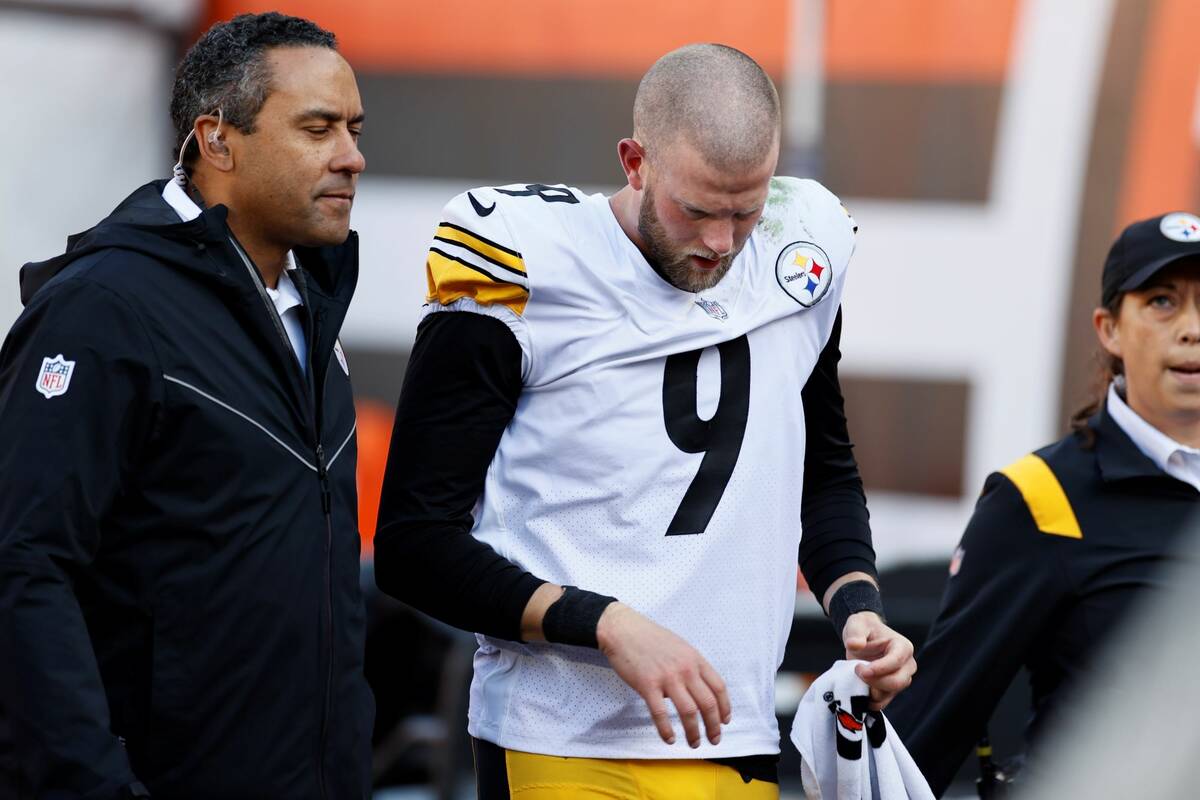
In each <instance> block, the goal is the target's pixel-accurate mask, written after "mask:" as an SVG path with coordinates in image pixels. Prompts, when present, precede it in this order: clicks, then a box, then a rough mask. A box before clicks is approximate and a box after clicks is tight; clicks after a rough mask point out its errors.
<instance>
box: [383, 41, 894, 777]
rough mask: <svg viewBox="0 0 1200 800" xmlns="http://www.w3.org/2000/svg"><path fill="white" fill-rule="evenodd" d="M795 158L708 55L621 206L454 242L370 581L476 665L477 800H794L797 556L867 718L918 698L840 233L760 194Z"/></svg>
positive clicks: (626, 143)
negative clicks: (779, 722)
mask: <svg viewBox="0 0 1200 800" xmlns="http://www.w3.org/2000/svg"><path fill="white" fill-rule="evenodd" d="M779 128H780V110H779V100H778V96H777V94H776V92H775V88H774V86H773V85H772V84H771V81H770V79H769V78H768V77H767V75H766V74H765V73H764V72H763V71H762V69H761V68H760V67H759V66H758V65H757V64H756V63H755V62H754V61H753V60H752V59H750V58H749V57H748V56H746V55H744V54H743V53H740V52H738V51H737V50H734V49H732V48H728V47H724V46H720V45H692V46H689V47H685V48H682V49H680V50H676V51H673V52H672V53H669V54H667V55H666V56H664V57H663V58H662V59H660V60H659V61H658V62H656V63H655V65H654V66H653V67H652V68H651V69H650V71H649V72H648V73H647V74H646V76H645V77H644V78H643V80H642V82H641V84H640V86H639V88H638V93H637V98H636V100H635V104H634V136H633V137H632V138H628V139H623V140H621V142H620V143H619V144H618V154H619V157H620V161H621V165H622V167H623V169H624V171H625V174H626V177H627V180H628V185H627V186H625V187H624V188H623V189H621V190H620V191H619V192H617V193H616V194H615V195H613V196H612V197H605V196H603V195H600V194H596V195H590V196H588V195H585V194H583V193H582V192H580V191H578V190H576V189H572V188H569V187H566V186H546V185H543V184H528V185H514V186H505V187H500V188H481V189H472V190H471V191H469V192H465V193H463V194H462V195H459V196H458V197H456V198H455V199H453V200H451V201H450V203H449V204H448V205H447V206H446V208H445V210H444V212H443V217H442V221H441V223H440V224H439V225H438V228H437V231H436V233H435V235H434V237H433V242H432V245H431V247H430V249H429V255H428V260H427V263H426V271H427V275H428V295H427V297H426V305H425V308H424V316H423V319H422V321H421V324H420V327H419V329H418V334H417V340H416V344H415V345H414V349H413V352H412V356H411V359H410V363H409V367H408V372H407V374H406V376H405V381H404V388H403V391H402V393H401V397H400V401H399V406H398V410H397V417H396V425H395V431H394V434H393V440H392V448H391V458H390V460H389V464H388V469H387V475H386V478H385V482H384V492H383V498H382V503H381V510H380V518H379V526H378V529H377V534H376V538H375V566H376V575H377V580H378V583H379V586H380V588H381V589H383V590H384V591H385V592H387V593H389V594H391V595H394V596H395V597H398V598H400V599H401V600H403V601H404V602H406V603H408V604H410V605H412V606H415V607H417V608H419V609H422V610H424V611H426V612H428V613H430V614H432V615H433V616H435V617H438V618H440V619H442V620H444V621H446V622H448V623H450V624H452V625H456V626H459V627H462V628H465V629H467V630H470V631H474V632H476V633H477V634H478V638H479V650H478V652H477V654H476V656H475V676H474V680H473V683H472V686H471V704H470V714H469V730H470V732H471V734H472V736H474V737H475V748H476V766H477V773H478V778H479V787H480V796H481V797H482V798H491V797H509V796H516V795H517V794H520V796H521V797H527V798H541V797H547V798H549V797H593V796H595V797H606V798H614V797H618V798H624V797H631V798H632V797H688V798H693V797H695V798H699V797H722V798H727V797H748V798H757V797H766V798H771V797H777V796H778V792H779V789H778V777H777V774H776V769H775V763H776V761H777V760H778V755H777V754H778V752H779V733H778V729H777V726H776V721H775V706H774V692H773V689H774V677H775V672H776V669H777V668H778V666H779V664H780V662H781V660H782V657H783V652H784V645H785V642H786V638H787V634H788V632H789V630H790V626H791V621H792V616H793V607H794V603H795V573H796V564H797V553H799V563H800V567H801V569H802V570H803V572H804V575H805V576H806V578H807V580H808V584H809V586H810V587H811V588H812V590H813V592H814V593H815V595H816V596H817V597H818V598H820V599H821V602H822V605H823V607H824V608H825V609H826V611H827V613H829V614H830V616H831V618H832V619H833V620H834V624H835V627H836V630H837V632H838V634H839V635H840V636H841V637H842V639H843V642H844V643H845V646H846V651H847V656H848V657H852V658H861V659H864V660H866V661H867V662H868V663H867V664H866V665H863V666H862V667H860V675H861V676H862V677H863V678H864V679H865V680H866V681H867V683H868V684H869V685H870V686H871V687H872V700H873V702H874V704H875V705H876V706H877V707H879V706H882V705H885V704H886V703H887V701H888V700H889V699H890V698H891V697H892V695H894V694H895V693H896V692H897V691H899V690H901V689H903V688H904V687H905V686H907V685H908V683H909V681H910V680H911V676H912V674H913V672H914V671H915V669H916V665H915V662H914V661H913V658H912V645H911V644H910V643H909V642H908V640H906V639H905V638H904V637H902V636H900V635H899V634H897V633H896V632H894V631H892V630H891V629H890V628H889V627H888V626H887V625H886V624H885V622H884V621H883V618H882V616H881V612H882V605H881V603H880V599H879V591H878V588H877V585H876V578H875V566H874V550H873V549H872V547H871V538H870V529H869V526H868V523H867V510H866V503H865V500H864V498H863V492H862V482H861V479H860V478H859V474H858V469H857V466H856V464H855V461H854V458H853V455H852V453H851V446H850V440H849V437H848V434H847V431H846V421H845V418H844V415H843V412H842V408H843V404H842V397H841V391H840V388H839V384H838V379H837V361H838V358H839V352H838V337H839V331H840V321H841V317H840V311H839V304H840V300H841V294H842V289H843V287H844V285H845V280H846V271H847V266H848V264H849V260H850V255H851V252H852V251H853V249H854V235H855V227H854V223H853V220H852V219H851V218H850V216H849V214H848V213H846V211H845V209H844V208H842V206H841V205H840V204H839V203H838V201H837V199H836V198H835V197H834V196H833V195H832V194H830V193H829V192H828V191H827V190H826V189H825V188H824V187H822V186H821V185H820V184H818V183H816V182H814V181H808V180H797V179H793V178H775V177H773V175H774V171H775V167H776V162H777V160H778V155H779ZM668 700H669V701H670V703H669V704H668V702H667V701H668ZM676 725H678V726H680V727H681V728H682V731H683V733H684V737H685V739H686V741H687V744H688V745H689V747H687V748H682V749H681V745H679V744H676V743H675V742H676V739H675V737H676ZM702 733H703V734H706V736H705V735H702Z"/></svg>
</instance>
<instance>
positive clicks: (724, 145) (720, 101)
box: [633, 44, 780, 171]
mask: <svg viewBox="0 0 1200 800" xmlns="http://www.w3.org/2000/svg"><path fill="white" fill-rule="evenodd" d="M779 119H780V113H779V95H778V94H777V93H776V92H775V85H774V84H773V83H772V82H771V79H770V78H769V77H767V73H765V72H763V69H762V67H760V66H759V65H758V64H757V63H756V62H755V61H754V59H752V58H750V56H748V55H746V54H745V53H743V52H741V51H740V50H735V49H733V48H732V47H726V46H725V45H721V44H692V45H687V46H686V47H681V48H679V49H678V50H672V51H671V52H670V53H667V54H666V55H665V56H663V57H662V58H660V59H659V60H658V61H656V62H654V66H652V67H650V71H649V72H647V73H646V75H645V76H644V77H643V78H642V82H641V84H639V85H638V90H637V97H636V98H635V99H634V102H633V135H634V138H636V139H637V140H638V141H639V142H640V143H641V144H642V146H643V147H645V148H646V154H647V157H648V158H650V159H651V160H652V161H653V160H656V157H657V154H659V153H661V152H663V151H665V150H666V149H668V148H670V147H671V146H672V145H673V144H674V143H675V142H676V141H678V140H679V139H684V140H686V141H687V142H688V143H689V144H691V145H692V146H693V147H695V148H696V150H697V151H698V152H699V153H700V155H701V156H702V157H703V158H704V160H705V161H707V162H708V163H709V164H710V165H712V166H713V167H716V168H717V169H720V170H723V171H724V170H733V171H736V170H740V169H749V168H753V167H756V166H758V165H759V164H761V163H762V162H763V160H764V159H765V158H767V156H768V155H769V154H770V153H771V152H772V149H773V148H774V147H775V145H776V142H777V141H778V138H779Z"/></svg>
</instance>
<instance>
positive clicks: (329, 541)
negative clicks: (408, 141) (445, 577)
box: [229, 234, 333, 798]
mask: <svg viewBox="0 0 1200 800" xmlns="http://www.w3.org/2000/svg"><path fill="white" fill-rule="evenodd" d="M229 241H230V243H231V244H232V245H233V247H234V250H236V251H237V253H238V255H239V256H241V258H242V262H243V263H244V264H245V265H246V269H247V271H248V272H249V273H250V282H251V283H253V284H254V288H255V289H256V290H257V292H258V296H259V298H260V299H261V300H262V302H263V305H264V306H265V307H266V311H267V316H268V317H269V318H270V320H271V322H272V323H273V325H274V327H275V332H276V333H277V334H278V335H279V338H280V339H281V340H282V342H283V346H284V350H285V351H286V352H288V353H294V352H295V351H294V350H293V348H292V340H291V339H290V338H289V337H288V335H287V330H286V329H285V328H284V327H283V320H282V319H281V318H280V316H279V312H278V311H276V310H275V304H274V303H273V302H271V298H270V297H269V296H268V295H267V289H266V286H265V284H264V283H263V281H262V276H261V274H260V273H259V271H258V269H257V268H255V266H254V263H253V262H252V261H251V260H250V256H249V254H247V253H246V251H245V250H244V249H243V248H242V246H241V244H239V243H238V241H237V239H235V238H234V237H233V235H232V234H230V236H229ZM301 280H303V279H302V278H301ZM297 288H300V291H301V294H302V295H303V296H304V300H305V302H304V308H305V310H306V311H307V312H309V313H311V310H312V309H311V306H309V304H308V292H307V291H306V290H305V288H304V287H303V285H301V286H300V287H297ZM309 327H310V330H309V331H308V336H309V341H308V347H307V348H306V349H307V357H308V368H307V369H306V370H303V369H302V370H300V372H301V377H302V378H303V380H304V386H305V390H306V391H305V395H306V397H305V399H306V400H307V401H308V413H309V415H310V416H309V423H310V427H311V432H312V435H313V440H314V441H315V443H316V447H315V450H314V452H315V454H316V457H317V478H318V479H319V480H320V482H321V511H322V513H323V514H324V515H325V630H326V631H327V635H328V638H329V640H328V642H327V643H326V649H325V651H326V664H325V698H324V703H323V704H322V706H321V738H320V750H319V751H318V753H317V782H318V783H319V784H320V786H321V797H322V798H328V797H329V789H328V788H327V787H326V785H325V747H326V741H327V739H328V734H329V716H330V713H331V712H330V704H331V701H332V698H331V694H332V687H333V578H332V573H333V496H332V494H331V492H330V491H329V472H328V469H327V465H326V463H325V448H324V447H322V446H321V411H320V410H319V409H318V408H317V401H316V392H315V388H314V383H315V381H316V377H315V375H314V373H313V350H314V349H315V345H316V341H317V338H318V331H319V329H320V314H317V315H316V317H315V318H313V319H312V324H311V325H310V326H309ZM297 366H299V365H298V364H297ZM322 390H324V385H322ZM322 393H323V391H322Z"/></svg>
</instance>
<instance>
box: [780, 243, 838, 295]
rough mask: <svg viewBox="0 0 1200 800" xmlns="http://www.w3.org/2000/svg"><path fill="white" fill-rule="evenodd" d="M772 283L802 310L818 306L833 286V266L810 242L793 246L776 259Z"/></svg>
mask: <svg viewBox="0 0 1200 800" xmlns="http://www.w3.org/2000/svg"><path fill="white" fill-rule="evenodd" d="M775 279H776V280H778V281H779V286H780V288H781V289H783V290H784V291H785V292H787V294H788V296H789V297H791V298H792V299H793V300H795V301H796V302H797V303H799V304H800V305H802V306H804V307H805V308H812V307H813V306H815V305H816V304H817V303H819V302H821V298H822V297H824V296H825V293H826V292H828V291H829V287H830V285H831V284H832V283H833V266H832V264H830V262H829V256H827V255H825V251H824V250H822V249H821V248H819V247H817V246H816V245H815V244H813V243H812V242H792V243H791V244H789V245H788V246H787V247H785V248H783V252H781V253H780V254H779V258H777V259H775Z"/></svg>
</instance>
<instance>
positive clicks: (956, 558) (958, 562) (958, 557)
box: [950, 547, 967, 578]
mask: <svg viewBox="0 0 1200 800" xmlns="http://www.w3.org/2000/svg"><path fill="white" fill-rule="evenodd" d="M966 554H967V551H966V550H963V549H962V547H956V548H954V555H952V556H950V577H951V578H953V577H954V576H955V575H957V574H958V571H959V570H960V569H962V562H963V557H964V556H966Z"/></svg>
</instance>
